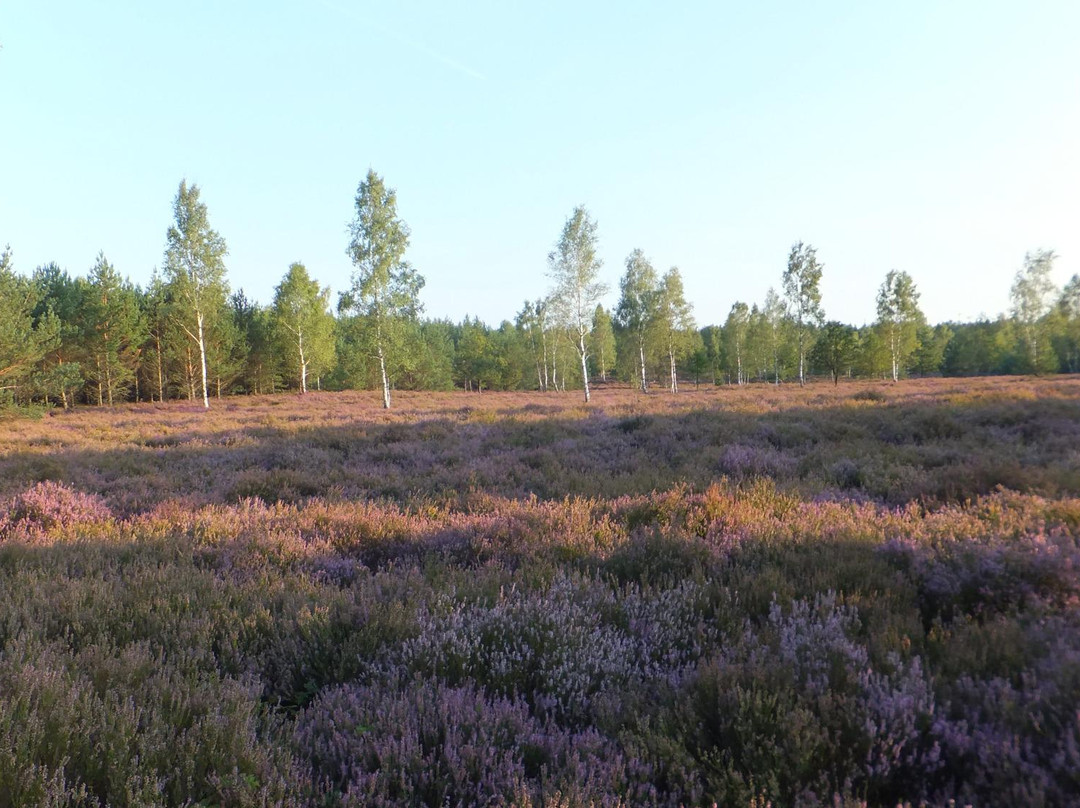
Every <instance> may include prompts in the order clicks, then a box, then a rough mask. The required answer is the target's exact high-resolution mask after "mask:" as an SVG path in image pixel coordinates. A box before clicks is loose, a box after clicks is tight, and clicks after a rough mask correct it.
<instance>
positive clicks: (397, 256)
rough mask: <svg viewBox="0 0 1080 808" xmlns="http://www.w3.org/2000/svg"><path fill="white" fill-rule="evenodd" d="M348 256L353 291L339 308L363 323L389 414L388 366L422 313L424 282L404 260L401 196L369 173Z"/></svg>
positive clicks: (406, 232)
mask: <svg viewBox="0 0 1080 808" xmlns="http://www.w3.org/2000/svg"><path fill="white" fill-rule="evenodd" d="M349 230H350V234H351V239H350V240H349V247H348V249H347V250H346V253H347V254H348V255H349V257H350V258H351V259H352V263H353V274H352V286H351V288H350V289H349V291H348V292H346V293H345V294H344V295H342V297H341V300H340V302H339V304H338V309H339V310H341V311H352V312H354V313H355V314H357V315H359V316H360V317H362V318H363V328H364V330H365V331H366V336H367V343H368V344H369V345H370V350H371V352H372V355H373V357H374V358H375V360H376V361H377V362H378V365H379V377H380V379H381V381H382V398H383V407H384V408H385V409H390V373H389V370H388V364H389V363H390V360H391V359H392V358H393V354H394V352H395V351H398V350H401V349H402V347H403V345H404V342H405V338H406V336H407V334H406V330H407V326H408V325H409V324H410V323H411V322H412V321H414V320H415V319H416V317H417V315H418V314H419V313H420V312H421V311H423V306H422V305H421V304H420V297H419V295H420V290H421V289H422V288H423V287H424V279H423V277H421V276H420V275H419V274H417V272H416V271H415V270H414V269H413V268H412V267H411V266H410V265H409V263H408V262H407V261H405V250H406V249H407V248H408V246H409V228H408V225H406V224H405V222H403V221H402V220H401V219H399V218H398V215H397V194H396V193H395V192H394V189H393V188H387V187H386V185H385V183H384V182H383V179H382V177H380V176H379V175H378V174H376V173H375V172H374V171H372V170H370V169H369V170H368V173H367V177H365V178H364V180H363V181H362V182H361V183H360V186H359V187H358V188H357V190H356V216H355V218H354V219H353V221H352V224H351V225H350V228H349Z"/></svg>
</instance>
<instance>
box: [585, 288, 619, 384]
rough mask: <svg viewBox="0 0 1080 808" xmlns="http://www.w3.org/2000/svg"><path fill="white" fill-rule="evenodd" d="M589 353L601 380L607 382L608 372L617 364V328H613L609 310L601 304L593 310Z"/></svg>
mask: <svg viewBox="0 0 1080 808" xmlns="http://www.w3.org/2000/svg"><path fill="white" fill-rule="evenodd" d="M589 353H591V354H592V358H593V364H594V366H595V368H596V372H597V375H598V376H599V377H600V381H602V382H606V381H607V380H608V373H609V372H610V371H611V368H612V367H613V366H614V364H615V330H614V328H612V325H611V315H610V314H609V313H608V310H607V309H605V308H604V307H603V306H601V305H599V304H597V306H596V311H594V312H593V322H592V334H591V335H590V340H589Z"/></svg>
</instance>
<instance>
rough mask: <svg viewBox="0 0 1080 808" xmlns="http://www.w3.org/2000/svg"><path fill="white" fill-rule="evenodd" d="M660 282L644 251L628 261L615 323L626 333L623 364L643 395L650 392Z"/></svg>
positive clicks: (621, 355) (621, 354) (621, 351)
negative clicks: (650, 359) (649, 365)
mask: <svg viewBox="0 0 1080 808" xmlns="http://www.w3.org/2000/svg"><path fill="white" fill-rule="evenodd" d="M659 293H660V281H659V279H658V278H657V276H656V270H655V269H653V266H652V264H651V263H650V262H649V259H648V258H646V257H645V253H644V252H642V251H641V250H640V249H636V250H634V251H633V252H632V253H630V255H629V256H627V258H626V272H625V273H624V274H623V276H622V278H621V279H620V280H619V304H618V307H617V308H616V309H615V322H616V324H617V325H618V326H619V329H620V331H621V333H622V339H621V340H620V343H619V349H618V350H619V364H620V366H622V367H624V368H628V369H630V374H629V375H628V378H634V379H637V384H638V386H639V387H640V388H641V391H642V392H643V393H644V392H648V389H649V385H648V371H647V369H646V367H647V365H646V356H647V355H649V354H651V352H652V351H651V341H650V336H651V335H652V334H651V328H650V326H651V324H652V323H653V321H654V319H655V316H656V304H657V296H658V295H659Z"/></svg>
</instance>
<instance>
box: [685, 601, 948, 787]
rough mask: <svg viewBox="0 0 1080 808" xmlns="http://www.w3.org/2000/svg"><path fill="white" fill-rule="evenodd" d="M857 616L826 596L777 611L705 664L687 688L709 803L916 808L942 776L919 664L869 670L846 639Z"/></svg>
mask: <svg viewBox="0 0 1080 808" xmlns="http://www.w3.org/2000/svg"><path fill="white" fill-rule="evenodd" d="M857 629H858V616H857V614H856V612H855V610H854V609H852V608H850V607H846V606H843V605H840V604H838V603H837V601H836V598H835V596H833V595H831V594H829V595H824V596H819V597H817V598H815V600H814V601H813V602H809V601H795V602H793V603H792V604H791V608H790V611H788V612H785V611H784V610H783V609H781V608H780V606H779V605H778V604H776V603H774V604H773V606H772V609H771V610H770V613H769V616H768V619H767V621H766V622H765V624H764V625H762V626H761V627H760V628H758V627H755V626H754V625H752V624H747V625H746V626H745V628H744V631H743V635H742V637H741V638H739V640H738V642H736V643H733V644H728V645H726V646H723V648H722V650H721V651H720V653H719V654H718V655H717V656H715V657H713V658H712V659H711V660H710V661H709V662H707V663H704V664H703V665H702V666H701V667H700V668H699V669H698V672H697V675H696V678H695V681H694V683H693V686H692V687H693V693H694V696H693V704H694V712H693V713H692V715H691V718H690V719H689V720H690V721H692V722H695V723H696V726H697V727H699V729H698V730H697V735H696V740H695V741H693V743H696V745H697V752H696V754H697V755H698V758H699V760H700V762H701V765H702V767H703V770H704V771H705V773H706V793H707V794H709V795H710V796H711V798H713V799H715V800H716V801H717V802H719V803H721V804H747V803H749V802H750V801H751V800H753V799H765V800H770V801H772V802H773V803H774V804H777V805H817V804H821V803H822V802H825V801H828V800H831V799H833V796H834V795H836V796H837V797H838V798H840V799H843V798H851V797H855V796H858V795H862V796H863V798H867V797H868V798H869V799H870V802H871V803H872V804H885V803H886V802H889V801H892V802H890V804H892V803H894V802H895V801H896V800H899V799H904V798H907V799H920V798H921V797H922V796H923V795H922V794H921V793H913V792H918V791H919V788H918V787H917V786H916V785H915V784H917V783H918V782H919V781H920V779H921V778H924V777H926V776H927V775H928V774H930V773H933V772H934V771H936V770H937V769H938V768H939V767H940V750H939V749H938V748H937V746H936V745H935V744H934V743H933V742H932V741H931V740H930V739H929V738H928V737H927V733H926V729H927V727H928V726H929V724H930V722H931V720H932V719H933V716H934V713H935V709H936V706H935V699H934V694H933V690H932V688H931V686H930V682H929V680H928V679H927V677H926V675H925V674H924V672H923V670H922V667H921V664H920V662H919V660H918V659H917V658H916V659H914V660H912V661H911V662H903V661H902V660H900V659H899V658H898V657H893V658H892V659H890V660H889V661H888V663H887V664H885V665H881V666H875V665H873V664H872V663H871V661H870V655H869V653H868V651H867V649H866V647H865V646H864V645H863V644H861V643H860V642H858V641H857V640H855V639H853V637H852V635H853V634H854V633H855V632H856V631H857Z"/></svg>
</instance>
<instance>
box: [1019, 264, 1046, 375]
mask: <svg viewBox="0 0 1080 808" xmlns="http://www.w3.org/2000/svg"><path fill="white" fill-rule="evenodd" d="M1056 258H1057V256H1056V255H1055V254H1054V252H1053V250H1036V251H1035V252H1034V253H1027V254H1026V255H1025V256H1024V267H1023V269H1021V270H1019V271H1018V272H1017V273H1016V278H1015V279H1014V280H1013V285H1012V289H1011V291H1010V296H1011V297H1012V314H1013V318H1014V319H1015V320H1016V323H1017V325H1019V326H1020V331H1021V334H1022V335H1023V341H1024V344H1025V347H1026V348H1027V355H1028V361H1029V362H1030V364H1031V369H1032V370H1034V371H1035V372H1036V373H1038V372H1039V371H1042V370H1047V369H1049V368H1050V362H1049V361H1048V360H1049V359H1050V358H1052V357H1051V356H1050V351H1049V350H1048V346H1047V345H1046V342H1047V340H1046V339H1045V335H1044V331H1045V329H1044V328H1043V322H1042V320H1043V318H1044V317H1045V316H1046V314H1047V313H1048V312H1049V311H1050V306H1051V304H1052V301H1053V299H1054V296H1055V294H1056V292H1057V287H1055V286H1054V282H1053V281H1052V280H1051V279H1050V273H1051V272H1052V271H1053V269H1054V260H1055V259H1056Z"/></svg>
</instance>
